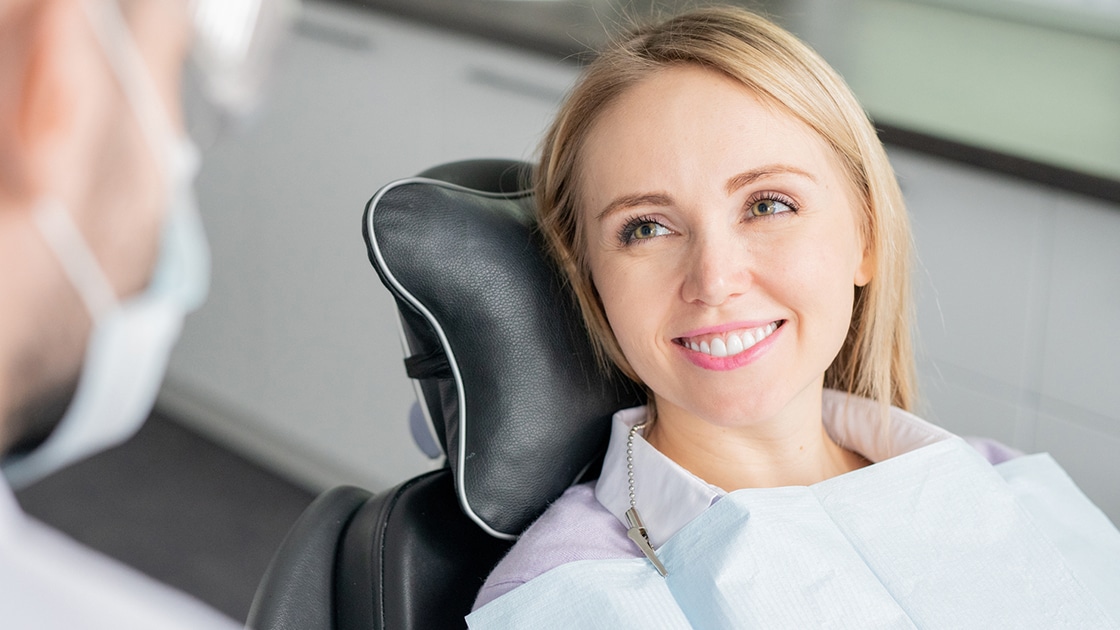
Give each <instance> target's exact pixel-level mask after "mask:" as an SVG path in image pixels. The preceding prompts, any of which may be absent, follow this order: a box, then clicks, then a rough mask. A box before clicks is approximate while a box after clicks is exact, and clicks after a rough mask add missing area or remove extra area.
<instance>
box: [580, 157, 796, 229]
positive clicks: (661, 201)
mask: <svg viewBox="0 0 1120 630" xmlns="http://www.w3.org/2000/svg"><path fill="white" fill-rule="evenodd" d="M774 175H797V176H800V177H804V178H806V179H808V180H810V181H812V182H816V181H817V178H816V177H813V175H812V174H811V173H809V172H807V171H803V170H801V169H799V168H797V167H795V166H789V165H787V164H768V165H766V166H760V167H758V168H752V169H751V170H749V171H743V172H742V173H739V174H738V175H735V176H733V177H731V179H728V180H727V183H726V184H724V189H725V190H726V191H727V194H728V195H731V194H733V193H734V192H735V191H737V190H739V189H740V188H742V187H743V186H748V185H750V184H753V183H754V182H756V181H758V180H760V179H765V178H767V177H772V176H774ZM672 203H673V201H672V199H671V198H670V196H669V195H668V194H666V193H635V194H631V195H622V196H621V197H617V198H615V199H614V200H613V201H611V202H610V203H609V204H607V206H606V207H605V208H603V210H602V211H600V212H599V214H597V215H595V218H596V219H597V220H602V219H603V218H604V217H606V216H608V215H610V214H612V213H614V212H618V211H619V210H625V209H627V208H634V207H637V206H662V207H663V206H669V205H672Z"/></svg>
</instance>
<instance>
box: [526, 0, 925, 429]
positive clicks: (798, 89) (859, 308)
mask: <svg viewBox="0 0 1120 630" xmlns="http://www.w3.org/2000/svg"><path fill="white" fill-rule="evenodd" d="M682 64H692V65H696V66H700V67H703V68H708V69H711V70H714V71H717V72H721V73H723V74H725V75H727V76H728V77H730V78H732V79H734V80H736V81H738V82H740V83H742V84H743V85H744V86H745V87H746V88H748V89H749V90H751V92H753V93H754V94H755V95H756V96H758V97H759V98H761V99H762V100H764V101H766V102H769V103H772V104H774V105H776V106H777V107H778V108H779V109H780V110H781V111H784V112H786V113H788V114H790V115H792V116H793V117H794V118H796V119H798V120H800V121H801V122H803V123H804V124H806V125H808V126H809V128H811V129H813V130H814V131H816V133H817V134H818V135H819V136H820V137H821V138H822V139H823V140H824V141H825V142H826V143H827V144H828V145H829V146H831V147H832V149H833V151H835V154H836V156H837V157H838V158H839V162H840V164H841V168H842V169H843V170H844V172H845V174H846V176H847V178H848V180H849V184H850V185H851V189H852V190H853V191H854V193H855V195H856V199H857V203H858V205H859V206H860V209H861V210H862V216H861V217H860V228H861V234H862V237H863V243H864V245H865V247H867V248H868V251H869V253H870V254H871V255H872V257H873V261H874V263H873V264H874V276H873V277H872V280H871V282H869V283H868V284H867V285H866V286H864V287H858V286H857V287H855V292H856V293H855V306H854V309H853V314H852V324H851V327H850V329H849V331H848V336H847V338H846V339H845V341H844V344H843V347H842V348H841V350H840V352H839V354H838V355H837V357H836V358H835V360H834V361H833V363H832V365H831V366H830V367H829V368H828V370H827V371H826V372H825V386H826V387H830V388H834V389H839V390H842V391H846V392H849V393H851V394H856V395H859V396H863V397H866V398H870V399H872V400H876V401H878V402H879V403H881V405H882V407H883V413H884V414H885V413H886V412H887V406H888V405H891V404H893V405H895V406H898V407H901V408H903V409H911V408H912V406H913V405H914V403H915V398H916V386H915V377H914V358H913V349H912V345H911V338H910V325H911V319H912V304H911V296H910V266H911V237H910V225H909V220H908V218H907V215H906V208H905V205H904V203H903V200H902V193H901V191H900V190H899V187H898V182H897V181H896V179H895V175H894V170H893V169H892V168H891V165H890V163H889V162H888V160H887V155H886V152H885V151H884V149H883V145H882V143H880V142H879V138H878V136H877V135H876V133H875V129H874V128H873V127H872V125H871V122H870V121H869V120H868V118H867V115H866V113H865V112H864V111H863V108H862V107H860V105H859V103H858V102H857V101H856V98H855V96H854V95H853V94H852V93H851V90H849V89H848V86H847V85H846V84H845V83H844V81H843V80H842V79H841V78H840V77H839V76H838V75H837V74H836V72H835V71H834V70H833V69H832V68H831V67H829V66H828V64H827V63H825V61H824V60H823V59H821V58H820V56H818V55H817V54H816V53H815V52H813V51H812V50H811V49H810V48H809V47H808V46H806V45H805V44H803V43H802V42H801V41H799V40H798V39H797V38H796V37H794V36H793V35H791V34H790V33H788V32H787V31H785V30H783V29H782V28H780V27H778V26H777V25H775V24H773V23H772V22H770V21H768V20H766V19H764V18H762V17H760V16H758V15H755V14H753V13H750V12H749V11H746V10H743V9H738V8H731V7H708V8H702V9H696V10H693V11H689V12H686V13H683V14H681V15H678V16H676V17H673V18H670V19H668V20H666V21H664V22H661V23H660V24H656V25H654V26H649V27H645V28H638V29H636V30H634V31H632V32H630V33H629V34H628V35H627V36H626V37H624V38H623V39H621V40H619V41H617V42H615V43H614V44H613V45H611V46H609V47H608V48H607V49H606V50H605V51H603V52H602V53H601V54H600V55H599V56H598V57H597V58H596V59H595V60H594V61H593V62H592V63H591V64H590V65H589V66H588V67H587V69H586V70H585V72H584V73H583V75H582V77H581V79H580V80H579V82H578V83H577V84H576V86H575V88H574V89H573V90H572V92H571V93H570V94H569V95H568V98H567V100H566V101H565V102H564V104H563V106H562V108H561V110H560V112H559V114H558V115H557V118H556V120H555V121H554V123H553V125H552V127H551V128H550V129H549V131H548V134H547V135H546V136H545V139H544V143H543V146H542V151H541V161H540V165H539V167H538V168H537V169H536V172H535V173H534V188H535V192H536V195H537V203H538V212H539V217H538V218H539V225H540V229H541V231H542V232H543V234H544V237H545V240H546V242H547V244H548V247H549V250H550V253H551V254H552V256H553V257H554V259H555V260H556V261H557V263H558V264H559V265H560V267H561V268H562V269H563V271H564V273H565V275H566V276H567V279H568V281H569V282H570V284H571V286H572V289H573V291H574V293H575V295H576V298H577V300H578V301H579V306H580V310H581V312H582V314H583V318H584V322H585V323H586V325H587V328H588V331H589V332H590V334H591V338H592V342H593V343H594V345H595V347H596V350H597V352H598V353H599V356H600V359H604V357H605V358H607V359H609V360H611V361H613V362H614V363H615V364H616V365H617V366H618V367H619V369H621V370H622V371H623V373H625V374H626V375H627V376H629V377H630V378H632V379H634V380H635V381H637V382H639V383H640V382H641V380H640V379H639V378H638V376H637V374H635V373H634V370H633V369H632V368H631V366H630V364H629V363H628V362H627V360H626V357H625V356H623V353H622V350H621V348H620V347H619V345H618V341H617V339H616V338H615V336H614V333H613V331H612V330H611V328H610V324H609V323H608V322H607V317H606V313H605V312H604V310H603V305H602V302H601V301H600V299H599V295H598V292H597V290H596V289H595V286H594V284H593V282H592V280H591V272H590V269H589V266H588V261H587V249H586V248H587V244H586V243H585V242H584V235H583V230H582V224H581V213H580V212H579V204H580V170H579V168H580V162H581V156H582V151H583V147H584V144H585V143H586V141H587V138H588V135H589V133H590V130H591V129H592V127H593V126H594V123H595V122H596V120H597V119H598V117H599V116H600V115H601V114H602V113H603V111H605V110H606V108H607V107H608V106H609V105H610V104H611V103H612V102H614V100H615V99H616V98H617V97H618V96H619V95H620V94H622V93H624V92H625V91H626V90H628V89H630V88H631V87H632V86H634V85H635V84H637V83H639V82H641V81H642V80H644V79H645V78H647V77H649V76H651V75H653V74H655V73H656V72H658V71H659V70H661V69H664V68H668V67H673V66H679V65H682Z"/></svg>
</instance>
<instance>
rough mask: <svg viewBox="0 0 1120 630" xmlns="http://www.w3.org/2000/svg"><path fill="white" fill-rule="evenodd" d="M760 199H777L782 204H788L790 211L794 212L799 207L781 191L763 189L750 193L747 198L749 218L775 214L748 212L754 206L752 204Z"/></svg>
mask: <svg viewBox="0 0 1120 630" xmlns="http://www.w3.org/2000/svg"><path fill="white" fill-rule="evenodd" d="M760 201H777V202H778V203H780V204H782V205H784V206H788V207H789V209H790V212H793V213H795V214H796V213H797V211H798V210H799V209H800V207H799V206H798V205H797V203H796V202H795V201H794V200H793V199H790V198H789V197H787V196H786V195H783V194H782V193H779V192H774V191H769V190H765V191H760V192H756V193H754V194H753V195H751V196H750V197H748V198H747V203H746V212H747V215H748V218H749V219H765V218H768V217H772V216H776V215H772V214H771V215H762V216H755V215H751V214H750V211H751V208H752V207H754V204H756V203H758V202H760ZM779 214H785V213H784V212H783V213H779Z"/></svg>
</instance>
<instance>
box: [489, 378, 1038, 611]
mask: <svg viewBox="0 0 1120 630" xmlns="http://www.w3.org/2000/svg"><path fill="white" fill-rule="evenodd" d="M824 394H825V395H824V400H823V403H824V404H823V407H824V408H823V413H822V417H823V418H824V423H825V428H826V429H827V430H828V432H829V435H831V436H832V438H833V439H834V440H836V441H837V442H838V443H839V444H841V445H843V446H845V447H846V448H849V449H851V450H854V451H856V452H858V453H860V454H861V455H863V456H864V457H866V458H867V459H868V460H870V461H872V462H880V461H883V460H885V459H889V458H891V457H894V456H896V455H901V454H902V453H906V452H909V451H912V450H915V449H917V448H921V447H922V446H925V445H927V444H931V443H934V442H938V441H941V440H945V439H955V436H953V435H952V434H950V433H949V432H947V431H945V430H944V429H941V428H939V427H936V426H934V425H932V424H929V423H927V422H925V421H924V420H921V419H919V418H917V417H916V416H913V415H912V414H909V413H907V412H905V411H902V410H900V409H893V408H892V410H891V420H890V425H889V429H890V431H889V433H888V434H884V433H882V432H881V431H880V426H881V422H880V420H879V419H880V417H881V416H880V415H879V407H878V405H877V404H876V403H874V402H872V401H869V400H865V399H862V398H857V397H854V396H848V395H846V394H843V393H840V392H835V391H831V390H825V392H824ZM645 417H646V410H645V408H644V407H635V408H633V409H626V410H623V411H620V412H618V413H616V414H615V416H614V418H613V420H612V426H611V438H610V444H609V446H608V449H607V456H606V459H605V460H604V463H603V474H602V475H601V476H600V478H599V480H598V481H594V482H589V483H585V484H581V485H578V486H573V487H571V488H569V489H568V490H567V491H566V492H565V493H564V494H563V495H562V496H561V497H560V498H559V499H557V500H556V502H555V503H553V504H552V505H551V506H550V507H549V508H548V510H547V511H545V513H544V514H543V515H542V516H541V517H540V518H539V519H537V521H536V522H534V523H533V524H532V525H530V526H529V528H528V529H527V530H525V533H524V534H522V535H521V538H520V539H519V540H518V542H517V544H516V545H514V546H513V548H512V549H511V550H510V552H509V553H508V554H507V555H506V557H505V558H503V559H502V561H501V562H499V563H498V566H497V567H495V568H494V570H493V571H492V572H491V573H490V577H489V578H487V580H486V583H485V584H484V585H483V587H482V590H481V591H479V593H478V597H477V599H476V600H475V603H474V608H473V609H474V610H477V609H478V608H480V607H482V606H483V605H485V604H487V603H489V602H491V601H493V600H495V599H497V598H498V597H500V596H502V595H504V594H505V593H508V592H509V591H511V590H513V589H514V588H516V587H518V586H520V585H522V584H524V583H525V582H528V581H529V580H531V579H533V578H535V577H537V576H538V575H542V574H544V573H545V572H547V571H549V570H550V569H554V568H556V567H558V566H560V565H562V564H567V563H569V562H575V561H577V560H606V559H616V558H640V557H642V554H641V552H640V551H639V550H638V548H637V546H635V545H634V543H633V542H632V541H631V540H630V539H629V538H628V537H627V536H626V531H627V527H626V525H624V523H625V512H626V509H627V508H629V484H628V478H627V475H626V463H625V462H626V438H627V435H628V433H629V431H630V427H632V426H634V425H635V424H640V423H641V422H643V421H644V420H645ZM968 442H969V443H970V444H972V445H973V446H974V447H975V448H976V449H977V450H978V451H979V452H980V453H981V454H982V455H984V457H985V458H986V459H987V460H988V461H989V462H990V463H992V464H998V463H1001V462H1003V461H1006V460H1008V459H1012V458H1014V457H1016V456H1018V455H1021V453H1019V452H1018V451H1015V450H1014V449H1011V448H1009V447H1007V446H1004V445H1002V444H1000V443H998V442H995V441H992V440H986V439H969V440H968ZM633 451H634V477H635V481H636V482H637V483H636V487H635V495H636V501H637V505H638V506H640V508H639V509H640V511H641V513H642V519H643V521H644V523H645V525H646V529H647V531H648V533H649V535H650V542H651V544H652V545H653V546H654V547H655V548H656V547H659V546H661V545H662V544H663V543H664V542H665V541H666V540H668V539H669V538H671V537H672V535H673V534H675V533H676V532H677V531H678V530H680V528H682V527H684V525H685V524H687V523H688V522H689V521H691V520H692V519H694V518H695V517H697V516H699V515H700V513H702V512H703V511H704V510H706V509H707V508H708V507H710V506H711V504H712V503H714V502H716V501H718V500H719V499H720V498H721V497H722V496H724V495H725V494H726V492H724V491H723V490H722V489H720V488H717V487H715V486H712V485H710V484H708V483H706V482H704V481H703V480H702V479H700V478H698V477H696V476H695V475H693V474H692V473H689V472H688V471H687V470H685V469H684V468H681V467H680V466H679V465H677V464H676V462H673V461H672V460H670V459H669V458H668V457H665V456H664V455H662V454H661V453H660V452H658V451H657V450H656V449H654V448H653V446H651V445H650V444H649V443H648V442H646V441H645V440H644V439H643V438H642V436H641V435H640V434H637V435H636V436H635V439H634V449H633ZM641 480H645V482H644V485H643V483H642V481H641ZM643 488H645V492H643Z"/></svg>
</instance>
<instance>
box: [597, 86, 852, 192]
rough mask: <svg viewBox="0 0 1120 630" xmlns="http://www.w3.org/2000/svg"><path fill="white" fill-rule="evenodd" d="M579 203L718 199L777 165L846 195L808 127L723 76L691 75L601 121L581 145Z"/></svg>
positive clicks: (836, 169)
mask: <svg viewBox="0 0 1120 630" xmlns="http://www.w3.org/2000/svg"><path fill="white" fill-rule="evenodd" d="M582 157H583V159H582V160H581V171H580V180H581V184H582V186H581V188H582V195H581V197H582V201H583V202H584V203H585V204H587V205H589V206H590V207H592V208H593V207H598V206H601V205H603V204H605V203H608V202H609V201H610V199H612V198H614V197H615V196H617V195H623V194H633V193H635V192H646V191H653V190H658V191H661V190H665V191H667V192H670V193H673V194H676V193H680V194H682V195H684V194H689V193H692V192H699V191H700V190H702V189H703V190H709V191H710V190H712V189H713V188H718V189H720V190H723V189H724V188H725V184H726V182H727V180H728V178H731V177H734V176H735V175H736V174H738V173H742V172H745V171H748V170H751V169H755V168H759V167H765V166H770V165H784V166H790V167H794V168H796V169H798V170H802V171H805V172H807V173H810V174H812V175H813V177H814V178H815V179H816V180H817V181H818V182H820V183H821V184H822V185H828V186H836V187H837V190H842V189H843V188H846V187H845V186H843V183H844V181H845V178H844V176H843V172H842V170H841V168H840V163H839V160H838V159H837V158H836V155H835V153H834V151H833V150H832V149H831V148H830V147H829V146H828V145H827V143H826V142H825V141H824V140H823V139H822V138H821V137H820V136H819V134H817V133H816V132H815V131H813V130H812V129H811V128H810V127H808V125H806V124H805V123H803V122H801V121H800V120H799V119H797V118H795V117H794V116H793V115H792V114H790V113H788V112H786V111H784V110H783V109H782V108H781V107H779V106H777V105H775V104H773V103H770V102H767V101H764V100H762V99H760V98H759V97H758V96H756V95H755V94H754V93H753V92H752V91H751V90H750V89H749V88H747V87H746V86H744V85H743V84H741V83H739V82H738V81H735V80H734V79H731V78H730V77H727V76H726V75H724V74H722V73H719V72H716V71H713V70H708V69H704V68H700V67H697V66H679V67H672V68H667V69H664V70H660V71H658V72H657V73H656V74H653V75H651V76H650V77H648V78H646V79H644V80H643V81H641V82H639V83H638V84H636V85H634V86H633V87H631V88H630V89H628V90H627V91H625V92H623V93H622V94H621V95H620V96H619V97H618V98H617V99H616V100H615V101H614V102H613V103H611V104H610V105H609V106H608V107H607V108H606V109H605V111H604V112H603V113H602V114H601V115H600V116H599V118H598V120H596V122H595V124H594V125H593V126H592V128H591V130H590V132H589V134H588V136H587V139H586V143H585V145H584V150H583V156H582Z"/></svg>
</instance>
